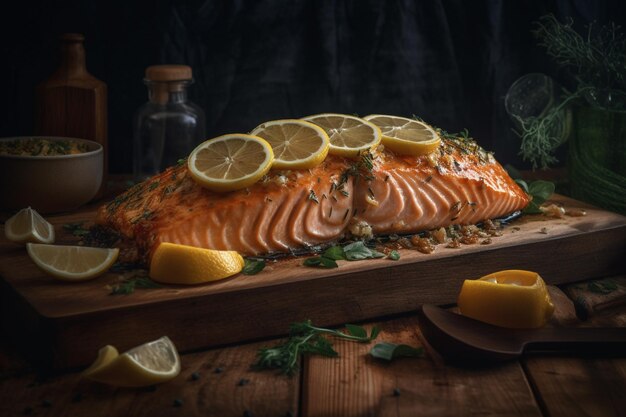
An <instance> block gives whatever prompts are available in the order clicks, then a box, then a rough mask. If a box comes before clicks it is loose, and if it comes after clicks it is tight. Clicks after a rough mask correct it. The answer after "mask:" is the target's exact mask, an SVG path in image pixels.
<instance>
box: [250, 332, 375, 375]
mask: <svg viewBox="0 0 626 417" xmlns="http://www.w3.org/2000/svg"><path fill="white" fill-rule="evenodd" d="M345 327H346V329H347V332H342V331H339V330H332V329H325V328H322V327H316V326H313V324H312V323H311V320H307V321H304V322H298V323H292V324H291V326H290V331H289V338H288V339H287V341H286V342H285V343H282V344H279V345H277V346H274V347H272V348H262V349H259V351H258V352H257V361H256V362H255V363H254V364H253V365H252V368H253V369H256V370H263V369H278V370H279V371H280V373H283V374H286V375H293V374H294V373H295V372H296V371H298V369H299V365H298V361H299V359H300V355H302V354H316V355H322V356H327V357H336V356H338V355H339V354H338V353H337V351H336V350H335V349H333V346H332V343H331V342H330V341H329V340H328V339H327V338H326V337H325V335H329V336H333V337H336V338H339V339H344V340H350V341H353V342H360V343H369V342H371V341H372V340H374V339H376V337H377V336H378V333H379V332H380V329H379V328H378V327H376V326H374V327H373V328H372V330H371V331H370V334H369V335H368V334H367V331H366V330H365V329H364V328H363V327H361V326H357V325H354V324H346V326H345Z"/></svg>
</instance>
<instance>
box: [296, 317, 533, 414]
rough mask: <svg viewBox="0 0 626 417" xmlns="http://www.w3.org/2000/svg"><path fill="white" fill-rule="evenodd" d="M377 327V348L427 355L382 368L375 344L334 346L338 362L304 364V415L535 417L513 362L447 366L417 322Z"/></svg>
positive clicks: (317, 360) (313, 359)
mask: <svg viewBox="0 0 626 417" xmlns="http://www.w3.org/2000/svg"><path fill="white" fill-rule="evenodd" d="M377 325H378V326H379V327H381V328H382V329H383V330H382V332H381V334H380V335H379V336H378V339H377V340H376V342H381V341H386V342H391V343H404V344H408V345H410V346H415V347H418V346H424V347H425V348H426V354H425V356H424V357H422V358H398V359H395V360H394V361H392V362H391V363H387V362H385V361H381V360H378V359H374V358H373V357H371V356H370V355H369V354H368V352H369V350H370V349H371V347H372V345H373V344H359V343H351V342H345V341H338V342H336V343H335V347H336V350H337V351H338V352H339V354H340V358H337V359H333V358H331V359H329V358H322V357H317V356H313V357H310V358H306V359H305V366H304V377H305V380H306V385H305V386H303V388H302V415H303V416H307V417H314V416H345V417H348V416H407V417H408V416H415V415H419V416H475V415H494V416H508V415H520V416H541V412H540V410H539V407H538V405H537V403H536V401H535V399H534V397H533V394H532V392H531V390H530V387H529V386H528V384H527V381H526V379H525V376H524V372H523V370H522V368H521V366H520V365H519V363H517V362H514V363H510V364H506V365H503V366H498V367H496V368H487V369H484V368H483V369H455V368H450V367H446V366H445V365H444V364H443V362H442V361H441V358H440V357H439V356H438V355H437V354H436V352H434V351H433V350H432V349H431V348H430V347H429V346H428V344H427V342H425V341H424V339H423V337H422V336H421V334H420V332H419V324H418V322H417V319H416V318H415V317H408V318H403V319H398V320H394V321H387V322H380V323H377Z"/></svg>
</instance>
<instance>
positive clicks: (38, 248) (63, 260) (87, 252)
mask: <svg viewBox="0 0 626 417" xmlns="http://www.w3.org/2000/svg"><path fill="white" fill-rule="evenodd" d="M26 249H27V251H28V255H29V256H30V259H32V261H33V262H35V264H36V265H37V266H38V267H39V268H40V269H41V270H42V271H44V272H46V273H48V274H50V275H51V276H53V277H55V278H58V279H60V280H64V281H85V280H88V279H92V278H95V277H97V276H99V275H101V274H103V273H104V272H106V271H107V270H108V269H109V268H110V267H111V266H112V265H113V264H114V263H115V261H116V260H117V257H118V255H119V253H120V250H119V249H117V248H114V249H107V248H90V247H86V246H64V245H45V244H40V243H27V244H26Z"/></svg>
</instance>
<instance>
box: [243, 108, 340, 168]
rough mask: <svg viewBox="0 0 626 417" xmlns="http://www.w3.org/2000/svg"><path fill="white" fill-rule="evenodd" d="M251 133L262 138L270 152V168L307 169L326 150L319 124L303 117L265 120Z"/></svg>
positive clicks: (324, 156) (323, 156)
mask: <svg viewBox="0 0 626 417" xmlns="http://www.w3.org/2000/svg"><path fill="white" fill-rule="evenodd" d="M251 134H252V135H254V136H258V137H260V138H263V139H265V140H266V141H267V142H268V143H269V144H270V145H271V147H272V151H273V152H274V162H273V164H272V168H277V169H307V168H313V167H315V166H317V165H319V164H320V163H321V162H322V161H324V159H325V158H326V155H327V154H328V149H329V147H330V139H329V138H328V135H327V134H326V132H325V131H324V129H322V128H321V127H319V126H317V125H315V124H313V123H310V122H306V121H304V120H296V119H284V120H273V121H269V122H265V123H263V124H261V125H259V126H258V127H256V128H255V129H254V130H253V131H252V132H251Z"/></svg>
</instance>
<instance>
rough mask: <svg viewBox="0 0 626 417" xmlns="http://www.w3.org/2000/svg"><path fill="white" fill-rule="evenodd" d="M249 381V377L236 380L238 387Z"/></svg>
mask: <svg viewBox="0 0 626 417" xmlns="http://www.w3.org/2000/svg"><path fill="white" fill-rule="evenodd" d="M249 383H250V380H249V379H245V378H241V379H240V380H239V382H237V385H238V386H240V387H243V386H244V385H248V384H249Z"/></svg>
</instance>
